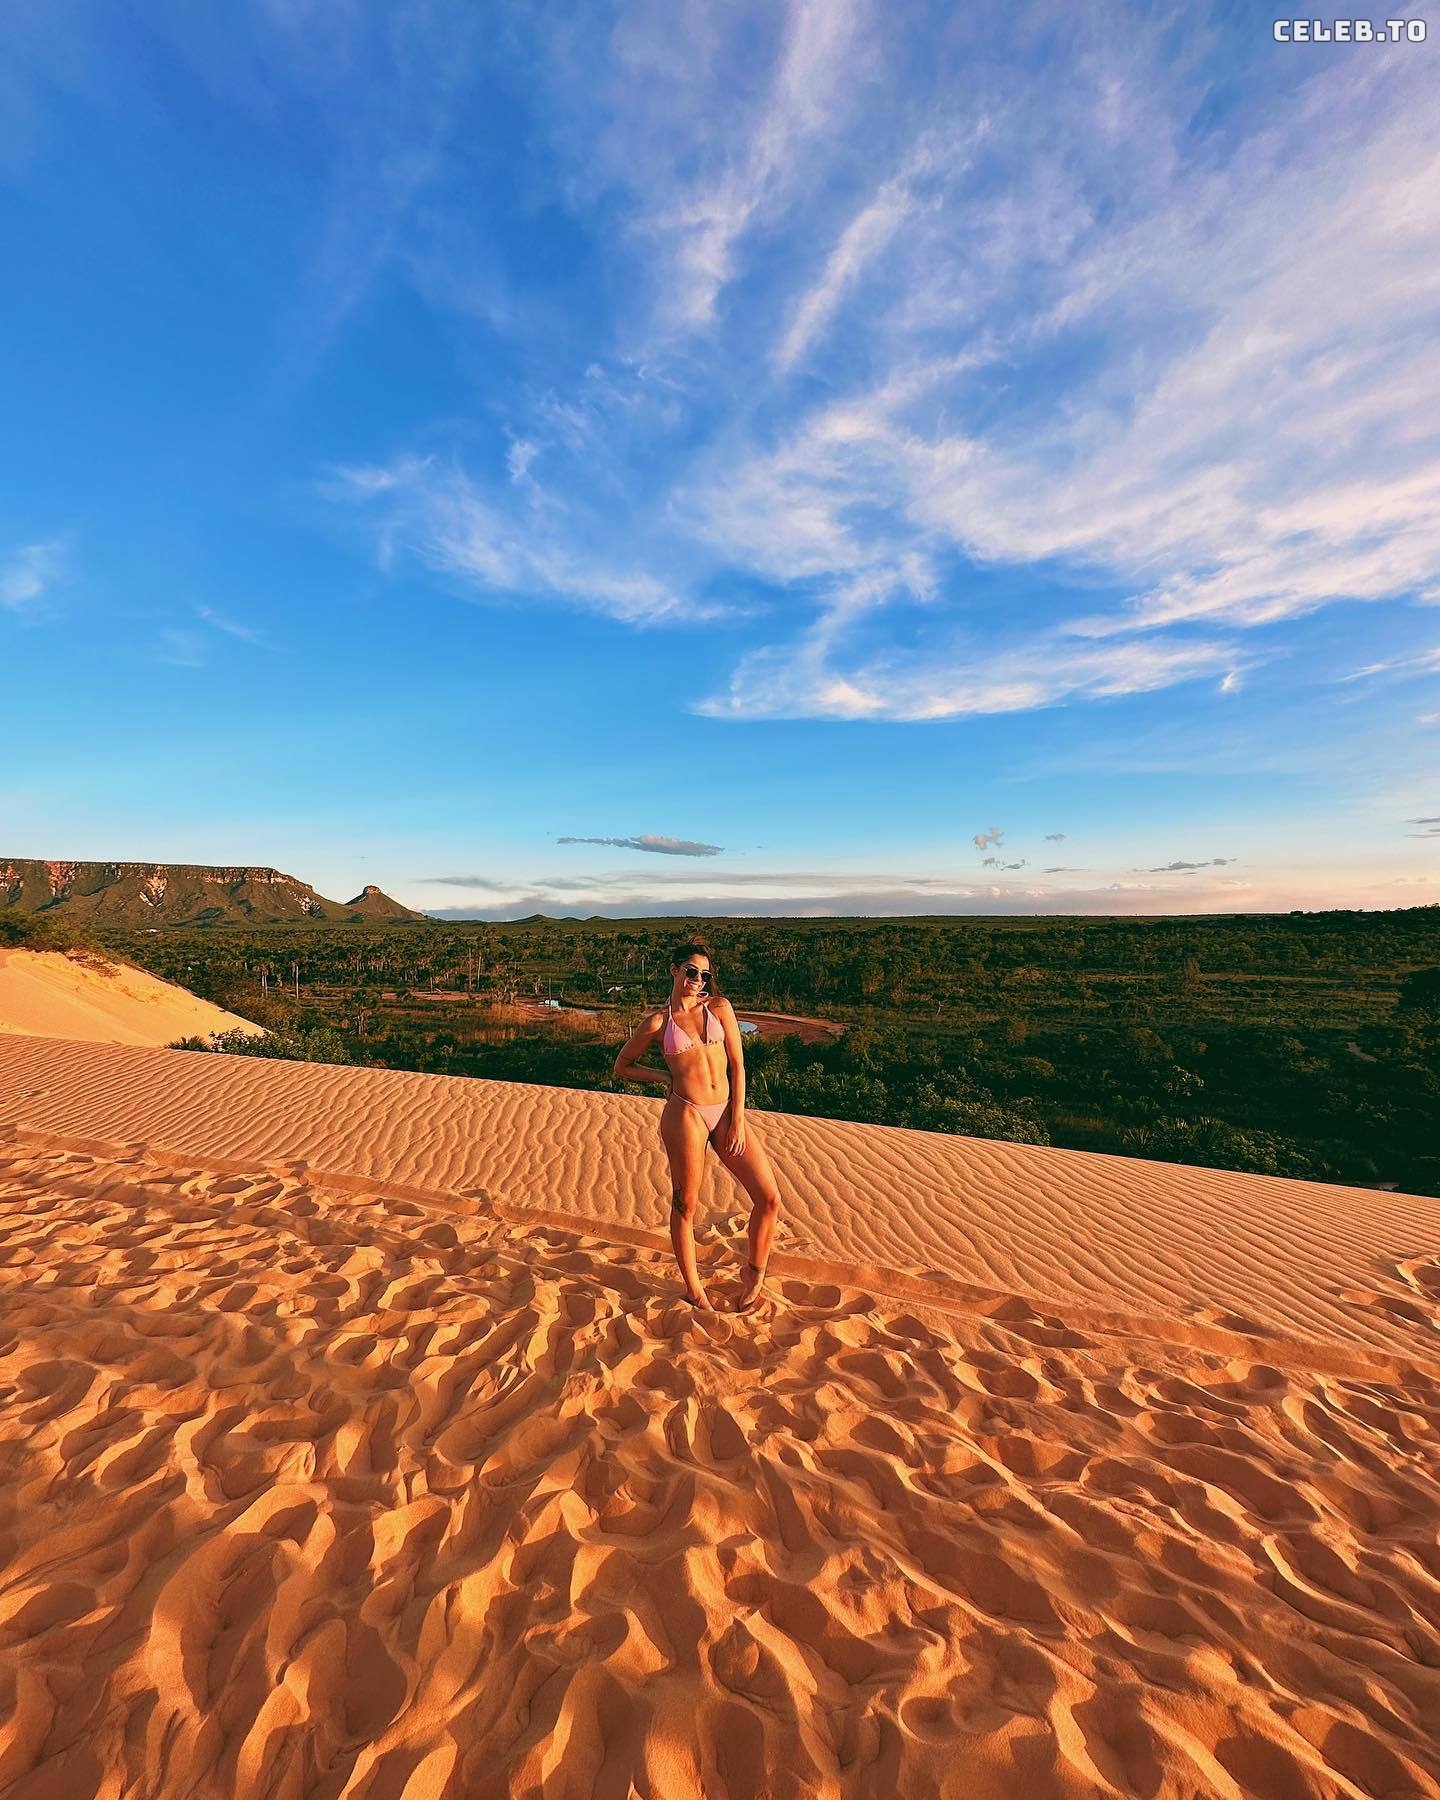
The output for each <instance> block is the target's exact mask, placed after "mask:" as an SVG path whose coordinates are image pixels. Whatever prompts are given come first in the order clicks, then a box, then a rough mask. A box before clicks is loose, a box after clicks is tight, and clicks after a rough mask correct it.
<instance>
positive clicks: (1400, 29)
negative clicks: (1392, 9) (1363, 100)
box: [1274, 19, 1425, 44]
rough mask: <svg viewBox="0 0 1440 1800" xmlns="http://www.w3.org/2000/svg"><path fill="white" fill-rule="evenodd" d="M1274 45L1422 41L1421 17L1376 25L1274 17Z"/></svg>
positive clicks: (1423, 37)
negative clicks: (1275, 18) (1327, 22)
mask: <svg viewBox="0 0 1440 1800" xmlns="http://www.w3.org/2000/svg"><path fill="white" fill-rule="evenodd" d="M1274 32H1275V42H1276V43H1277V44H1401V43H1405V44H1423V43H1424V41H1425V21H1424V20H1423V19H1386V20H1385V22H1384V23H1383V24H1380V25H1377V24H1375V23H1374V22H1373V21H1371V20H1370V19H1332V20H1331V21H1330V23H1329V24H1328V25H1327V24H1326V23H1325V21H1324V20H1323V19H1277V20H1276V21H1275V25H1274Z"/></svg>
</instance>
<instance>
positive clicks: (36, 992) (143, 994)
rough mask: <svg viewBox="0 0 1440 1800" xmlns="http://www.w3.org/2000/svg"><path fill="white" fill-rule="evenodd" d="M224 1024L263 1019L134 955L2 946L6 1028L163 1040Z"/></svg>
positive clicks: (105, 1039) (204, 1033) (237, 1027)
mask: <svg viewBox="0 0 1440 1800" xmlns="http://www.w3.org/2000/svg"><path fill="white" fill-rule="evenodd" d="M220 1031H246V1032H253V1033H256V1034H258V1033H259V1031H260V1027H259V1026H258V1025H252V1024H251V1023H250V1021H249V1020H248V1019H241V1018H237V1017H236V1015H235V1014H234V1013H230V1012H226V1011H224V1009H223V1008H222V1007H219V1006H212V1005H211V1004H210V1002H209V1001H208V1000H201V999H199V998H198V997H197V996H196V995H194V994H191V993H187V992H186V990H185V989H184V988H181V987H176V986H175V985H174V984H173V983H172V982H169V981H161V980H160V978H159V977H158V976H156V975H150V974H147V973H146V971H145V970H143V969H136V968H133V967H132V966H131V965H130V964H129V963H108V964H100V965H97V964H92V963H81V962H76V961H74V960H73V959H72V958H70V957H68V956H62V955H60V954H59V953H58V952H56V951H50V950H46V951H38V950H0V1035H7V1034H8V1035H10V1036H13V1037H61V1038H75V1039H81V1040H83V1041H85V1042H87V1043H94V1044H150V1045H164V1044H173V1043H174V1042H175V1041H176V1040H177V1039H179V1038H183V1037H208V1036H210V1035H212V1034H213V1033H215V1032H220Z"/></svg>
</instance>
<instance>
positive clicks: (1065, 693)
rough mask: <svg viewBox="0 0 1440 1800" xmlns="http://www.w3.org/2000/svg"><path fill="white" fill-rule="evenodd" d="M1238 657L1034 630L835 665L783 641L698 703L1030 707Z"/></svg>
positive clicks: (757, 710)
mask: <svg viewBox="0 0 1440 1800" xmlns="http://www.w3.org/2000/svg"><path fill="white" fill-rule="evenodd" d="M1234 655H1235V650H1234V646H1233V645H1231V644H1228V643H1223V642H1209V641H1204V640H1195V639H1186V640H1183V641H1182V640H1176V641H1172V642H1167V641H1163V640H1160V639H1155V638H1146V639H1140V640H1136V641H1132V642H1127V643H1120V644H1111V645H1083V644H1077V643H1075V642H1074V641H1069V640H1065V639H1063V638H1059V639H1056V638H1044V637H1037V638H1034V639H1032V640H1031V641H1030V642H1029V643H1022V644H1018V645H1014V646H1008V647H1002V648H995V647H987V648H983V649H970V650H967V649H965V648H964V647H963V646H958V647H957V648H955V649H954V650H952V651H951V652H949V653H948V654H947V655H943V656H937V655H927V656H925V657H923V658H922V657H918V656H917V657H912V656H908V655H906V654H905V653H904V652H903V651H894V652H891V653H889V654H887V655H886V656H883V657H880V658H876V659H874V660H872V661H870V662H866V663H861V664H858V665H857V666H855V667H853V668H851V669H848V670H845V671H844V672H840V671H837V670H836V668H835V667H834V655H833V652H830V651H829V650H828V649H817V648H816V647H815V646H814V645H813V644H812V645H811V646H808V647H806V646H803V645H802V646H801V648H799V649H798V650H797V649H796V648H794V647H793V646H783V647H777V648H765V649H761V650H756V651H752V652H751V653H750V654H749V655H748V656H745V657H743V658H742V659H741V661H740V663H739V665H738V667H737V668H736V669H735V671H734V673H733V675H732V676H731V680H730V685H729V690H728V692H726V693H723V694H719V695H715V696H713V697H712V698H710V699H707V700H705V701H702V702H699V703H698V704H697V707H696V710H697V711H699V712H702V713H706V714H709V715H710V716H712V717H715V718H736V719H743V718H832V719H891V720H895V719H899V720H922V719H950V718H960V717H964V716H966V715H972V714H984V713H1007V712H1026V711H1029V710H1031V709H1033V708H1035V707H1040V706H1055V705H1059V704H1061V703H1063V702H1067V701H1072V700H1096V699H1107V698H1116V697H1118V696H1121V695H1124V694H1138V693H1149V692H1153V691H1154V690H1155V689H1157V688H1165V687H1171V686H1173V685H1174V684H1175V683H1176V682H1179V681H1187V680H1191V679H1193V678H1195V677H1196V676H1200V675H1206V674H1211V673H1213V672H1214V671H1215V670H1216V669H1217V668H1224V667H1225V666H1226V665H1227V664H1228V663H1229V662H1231V661H1232V660H1233V658H1234Z"/></svg>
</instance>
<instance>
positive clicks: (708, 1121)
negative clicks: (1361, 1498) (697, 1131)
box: [680, 1094, 730, 1133]
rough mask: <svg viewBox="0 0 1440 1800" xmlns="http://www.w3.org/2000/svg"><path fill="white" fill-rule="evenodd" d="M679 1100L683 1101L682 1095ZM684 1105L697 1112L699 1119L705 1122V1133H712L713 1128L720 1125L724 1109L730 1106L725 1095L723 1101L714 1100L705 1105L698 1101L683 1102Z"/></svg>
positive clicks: (728, 1097) (728, 1099)
mask: <svg viewBox="0 0 1440 1800" xmlns="http://www.w3.org/2000/svg"><path fill="white" fill-rule="evenodd" d="M680 1098H681V1099H682V1100H685V1096H684V1095H683V1094H682V1095H681V1096H680ZM685 1104H686V1105H687V1106H693V1107H694V1108H695V1110H696V1112H698V1113H699V1115H700V1117H701V1118H702V1119H703V1120H704V1121H705V1129H706V1131H708V1132H712V1133H713V1131H714V1130H715V1127H716V1126H717V1125H718V1124H719V1123H720V1120H721V1118H722V1117H723V1115H724V1112H725V1108H726V1107H727V1106H728V1105H729V1104H730V1096H729V1095H728V1094H727V1095H726V1096H725V1098H724V1099H723V1100H714V1101H710V1102H708V1103H705V1104H702V1103H701V1102H700V1101H699V1100H685Z"/></svg>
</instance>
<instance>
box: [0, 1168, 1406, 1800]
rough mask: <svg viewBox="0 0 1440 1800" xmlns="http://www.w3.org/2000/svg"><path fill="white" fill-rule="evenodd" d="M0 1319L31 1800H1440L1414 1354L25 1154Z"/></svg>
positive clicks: (303, 1187) (13, 1784)
mask: <svg viewBox="0 0 1440 1800" xmlns="http://www.w3.org/2000/svg"><path fill="white" fill-rule="evenodd" d="M727 1216H728V1215H727ZM724 1236H725V1234H723V1233H722V1234H721V1236H720V1241H719V1242H718V1243H717V1244H716V1245H715V1246H714V1247H713V1249H712V1251H711V1257H712V1260H716V1261H718V1260H719V1259H720V1257H721V1255H722V1253H723V1251H724V1250H725V1249H726V1248H728V1246H727V1245H726V1244H725V1242H724ZM1422 1272H1423V1271H1422ZM1427 1279H1428V1276H1427ZM0 1293H3V1296H4V1305H3V1311H0V1401H3V1405H0V1468H3V1470H4V1481H3V1487H0V1493H3V1497H4V1498H3V1505H0V1696H3V1701H4V1705H3V1708H0V1716H6V1717H8V1721H9V1722H8V1724H7V1725H5V1726H4V1727H3V1728H0V1793H5V1794H7V1795H8V1794H12V1793H13V1794H15V1795H18V1796H23V1797H24V1800H52V1797H53V1800H61V1797H65V1800H68V1797H69V1796H72V1795H81V1794H87V1795H88V1794H96V1795H102V1794H103V1795H106V1796H121V1795H129V1794H144V1795H145V1796H146V1797H147V1800H152V1797H153V1800H167V1797H168V1796H172V1795H173V1796H176V1797H177V1800H178V1797H180V1796H184V1797H185V1800H190V1797H191V1796H211V1795H214V1796H220V1795H232V1794H238V1793H243V1794H245V1795H247V1796H248V1795H267V1796H268V1795H276V1796H287V1797H289V1796H294V1797H298V1796H301V1795H305V1796H321V1795H326V1796H342V1795H343V1796H354V1797H355V1800H380V1797H381V1796H407V1797H408V1800H420V1797H421V1796H442V1795H443V1796H451V1795H453V1796H457V1797H458V1796H466V1797H469V1796H480V1797H488V1796H492V1795H493V1796H497V1797H498V1796H501V1795H512V1794H513V1795H517V1796H527V1797H528V1796H541V1795H544V1796H552V1795H554V1796H566V1797H569V1796H574V1797H575V1800H579V1797H580V1796H585V1795H591V1794H594V1795H598V1796H630V1795H632V1794H634V1795H638V1796H641V1797H642V1800H662V1797H663V1800H672V1797H673V1796H676V1795H691V1794H694V1795H704V1796H707V1797H708V1800H723V1797H725V1796H735V1797H737V1800H738V1797H739V1796H751V1795H755V1796H767V1795H769V1796H775V1797H776V1800H779V1797H780V1796H787V1797H788V1796H821V1795H825V1796H829V1795H846V1796H851V1795H854V1796H877V1797H878V1796H891V1795H895V1794H904V1795H906V1796H910V1795H915V1796H927V1795H938V1796H946V1797H948V1796H952V1795H953V1796H955V1797H956V1800H959V1796H962V1795H963V1796H967V1797H973V1800H990V1797H992V1796H995V1797H998V1796H1001V1795H1004V1796H1006V1797H1007V1800H1009V1797H1010V1796H1013V1795H1015V1794H1017V1793H1024V1794H1025V1795H1026V1796H1030V1795H1035V1796H1042V1797H1043V1796H1046V1795H1057V1796H1059V1795H1065V1796H1070V1795H1087V1796H1088V1795H1102V1794H1103V1795H1110V1794H1124V1795H1132V1794H1145V1795H1157V1796H1176V1797H1178V1796H1181V1795H1186V1796H1198V1795H1205V1796H1211V1795H1215V1796H1222V1797H1224V1800H1242V1797H1243V1800H1251V1797H1252V1796H1257V1795H1270V1794H1275V1795H1291V1794H1294V1795H1315V1796H1332V1795H1347V1796H1348V1795H1373V1794H1381V1793H1388V1794H1396V1795H1399V1794H1416V1795H1440V1752H1437V1749H1436V1745H1435V1741H1434V1735H1433V1721H1434V1720H1435V1719H1436V1718H1437V1717H1440V1548H1437V1541H1436V1519H1437V1502H1440V1463H1437V1455H1436V1447H1437V1427H1440V1379H1437V1378H1436V1377H1435V1376H1433V1375H1428V1374H1424V1373H1422V1372H1421V1371H1419V1370H1418V1369H1417V1370H1412V1371H1411V1372H1410V1373H1409V1375H1408V1377H1407V1379H1406V1380H1405V1382H1404V1383H1387V1382H1385V1381H1378V1380H1374V1379H1367V1380H1353V1379H1342V1378H1338V1377H1335V1376H1333V1375H1327V1374H1316V1373H1313V1372H1303V1371H1293V1370H1292V1371H1285V1370H1281V1369H1279V1368H1276V1367H1275V1366H1273V1365H1270V1364H1267V1363H1266V1362H1264V1361H1262V1360H1258V1359H1256V1358H1254V1357H1247V1356H1238V1357H1237V1356H1225V1355H1220V1354H1216V1353H1213V1352H1209V1351H1206V1350H1204V1349H1193V1348H1192V1349H1186V1348H1184V1347H1182V1346H1179V1345H1170V1344H1163V1345H1151V1344H1147V1343H1145V1342H1144V1341H1143V1340H1141V1341H1136V1340H1123V1339H1115V1340H1106V1339H1095V1338H1092V1337H1091V1336H1090V1335H1089V1334H1087V1333H1086V1332H1084V1331H1081V1330H1078V1329H1076V1327H1075V1326H1074V1325H1073V1323H1072V1322H1071V1321H1069V1320H1067V1319H1066V1318H1064V1317H1062V1316H1059V1315H1055V1314H1050V1313H1046V1312H1044V1311H1042V1310H1039V1309H1036V1308H1035V1307H1033V1306H1029V1305H1027V1304H1026V1303H1024V1302H1023V1301H1021V1300H1019V1299H1018V1298H1014V1299H1011V1300H1010V1301H1008V1302H1003V1303H1000V1304H998V1305H997V1306H996V1307H995V1308H994V1310H993V1311H992V1312H991V1313H990V1314H988V1315H987V1314H986V1313H985V1312H984V1311H981V1310H975V1311H971V1312H968V1313H967V1312H965V1311H963V1310H957V1311H955V1312H941V1311H939V1310H936V1309H926V1310H925V1311H924V1312H923V1314H922V1311H921V1309H920V1308H918V1307H915V1308H912V1307H907V1306H904V1305H902V1304H896V1303H894V1302H886V1301H882V1300H879V1299H877V1298H876V1297H875V1296H874V1295H872V1294H870V1293H868V1292H866V1291H864V1290H863V1289H861V1288H857V1287H846V1286H842V1285H838V1284H835V1283H831V1282H823V1281H813V1280H805V1279H802V1278H800V1277H798V1276H795V1275H789V1274H782V1275H781V1276H780V1277H779V1278H778V1282H777V1291H776V1293H775V1294H774V1295H772V1296H771V1297H770V1298H769V1299H767V1300H766V1301H765V1302H764V1304H763V1306H762V1309H761V1311H760V1313H759V1314H757V1315H754V1316H752V1317H749V1318H746V1319H736V1318H726V1317H724V1316H723V1315H722V1316H720V1317H717V1318H715V1319H705V1318H701V1317H700V1316H698V1315H696V1314H695V1313H693V1312H692V1311H691V1310H690V1309H689V1308H687V1307H685V1306H683V1305H682V1304H680V1303H679V1302H678V1301H677V1300H676V1299H675V1292H674V1272H673V1269H672V1268H671V1266H670V1263H669V1258H668V1255H667V1254H666V1253H665V1252H664V1250H663V1249H660V1248H653V1249H652V1248H647V1247H645V1246H644V1245H642V1244H635V1243H629V1242H623V1241H617V1240H615V1239H614V1238H609V1237H607V1236H606V1235H605V1234H604V1233H603V1232H602V1231H601V1230H600V1229H599V1228H598V1227H596V1228H594V1229H592V1230H588V1231H585V1230H573V1229H572V1230H563V1229H561V1228H559V1227H557V1226H554V1225H549V1224H545V1223H542V1222H539V1221H537V1220H535V1219H533V1218H528V1217H525V1216H523V1215H522V1214H521V1213H520V1211H519V1209H516V1210H515V1213H514V1216H510V1217H502V1216H500V1214H499V1212H498V1210H497V1209H496V1208H495V1206H494V1205H492V1204H490V1203H488V1201H487V1197H486V1196H485V1195H483V1194H481V1193H479V1192H474V1191H472V1192H471V1193H470V1194H468V1195H465V1196H458V1195H457V1196H455V1197H454V1199H453V1204H451V1205H450V1206H448V1207H446V1206H442V1205H439V1204H425V1203H422V1202H421V1201H420V1200H418V1199H414V1198H407V1197H403V1196H399V1195H396V1194H394V1193H390V1194H386V1193H383V1192H381V1193H375V1194H343V1193H336V1192H333V1191H328V1190H327V1189H325V1188H324V1187H323V1186H320V1185H318V1184H317V1183H316V1182H315V1181H314V1180H313V1179H312V1178H311V1177H310V1176H308V1175H307V1174H305V1173H303V1172H295V1171H292V1172H289V1173H284V1172H277V1171H275V1170H273V1169H271V1170H263V1169H262V1170H255V1171H252V1172H250V1173H245V1172H241V1171H232V1172H229V1173H218V1172H213V1171H211V1172H206V1171H203V1170H197V1169H196V1168H194V1167H191V1166H187V1165H186V1164H185V1163H184V1162H183V1161H181V1162H176V1161H174V1160H172V1159H169V1158H166V1157H161V1156H157V1155H156V1154H155V1153H154V1152H153V1151H145V1150H134V1151H129V1152H126V1151H123V1150H111V1151H109V1152H106V1153H103V1154H102V1153H99V1152H98V1151H93V1152H82V1151H76V1150H68V1151H67V1150H64V1149H59V1148H53V1147H46V1146H44V1145H42V1144H38V1143H34V1142H28V1143H27V1142H24V1141H20V1140H19V1139H18V1138H16V1137H12V1139H11V1141H10V1142H9V1143H8V1144H5V1145H3V1146H0Z"/></svg>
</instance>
